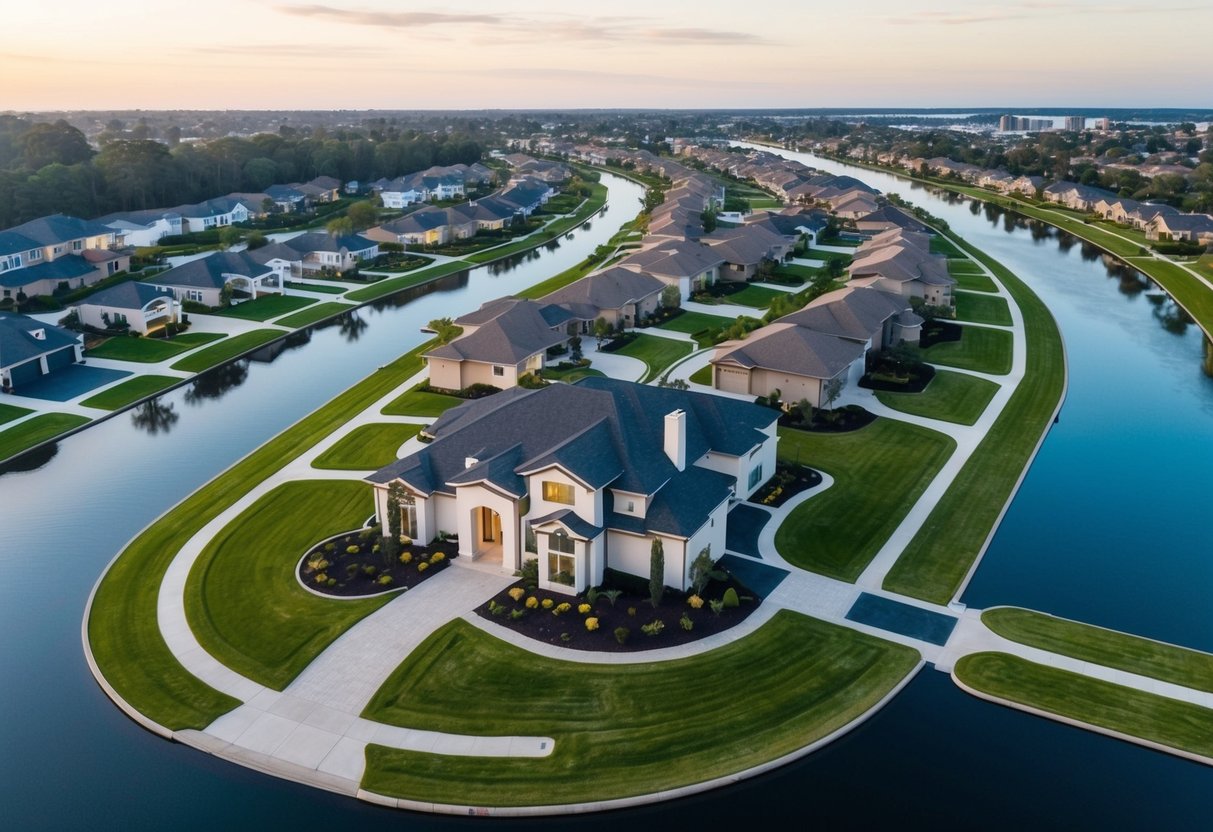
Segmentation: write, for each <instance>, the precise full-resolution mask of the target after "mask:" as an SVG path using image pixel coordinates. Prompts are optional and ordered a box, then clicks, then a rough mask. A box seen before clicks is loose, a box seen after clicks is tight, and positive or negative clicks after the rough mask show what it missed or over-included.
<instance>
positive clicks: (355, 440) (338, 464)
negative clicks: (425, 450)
mask: <svg viewBox="0 0 1213 832" xmlns="http://www.w3.org/2000/svg"><path fill="white" fill-rule="evenodd" d="M420 432H421V425H399V424H390V423H382V424H373V425H362V426H361V427H358V428H355V429H354V430H353V431H351V432H350V434H349V436H346V437H345V438H343V439H341V440H340V441H339V442H337V444H335V445H333V447H331V448H329V449H328V450H327V451H325V452H324V453H322V454H321V455H320V456H318V457H316V460H315V461H314V462H313V463H312V467H313V468H332V469H342V470H351V471H375V470H378V469H380V468H382V467H383V466H384V465H387V464H388V463H391V462H395V461H396V451H398V450H399V449H400V446H401V445H403V444H404V443H405V442H407V441H408V440H410V439H412V438H413V437H414V436H416V435H417V434H418V433H420Z"/></svg>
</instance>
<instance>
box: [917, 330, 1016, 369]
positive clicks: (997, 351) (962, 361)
mask: <svg viewBox="0 0 1213 832" xmlns="http://www.w3.org/2000/svg"><path fill="white" fill-rule="evenodd" d="M962 329H963V330H964V333H963V334H962V335H961V338H960V340H959V341H941V342H939V343H937V344H933V345H932V346H930V347H927V348H926V349H924V350H922V358H923V360H924V361H928V362H930V363H931V364H943V365H945V366H948V367H957V368H959V369H961V370H973V371H974V372H978V373H991V374H995V375H1006V374H1007V373H1009V372H1011V347H1012V336H1011V333H1010V332H1007V331H1006V330H1002V329H986V328H984V327H979V326H966V327H962Z"/></svg>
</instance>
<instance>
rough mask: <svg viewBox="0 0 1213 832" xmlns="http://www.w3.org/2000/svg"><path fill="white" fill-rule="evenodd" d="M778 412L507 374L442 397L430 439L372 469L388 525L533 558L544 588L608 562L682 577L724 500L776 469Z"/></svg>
mask: <svg viewBox="0 0 1213 832" xmlns="http://www.w3.org/2000/svg"><path fill="white" fill-rule="evenodd" d="M776 417H777V414H775V413H774V412H773V411H771V410H769V409H767V408H762V407H757V406H755V405H753V404H750V403H747V402H739V401H736V400H732V399H726V398H724V397H720V396H713V395H710V394H703V393H692V392H688V391H681V390H672V389H669V388H659V387H653V386H648V385H640V384H633V383H631V382H624V381H617V380H614V379H607V378H587V379H583V380H582V381H580V382H578V383H577V384H573V385H567V384H554V385H551V386H549V387H545V388H541V389H538V390H524V389H521V388H515V389H512V390H506V391H504V392H501V393H497V394H495V395H493V396H490V397H488V398H484V399H477V400H474V401H469V402H467V403H465V404H463V405H460V406H459V407H456V408H454V409H452V410H448V411H447V412H446V413H445V414H444V415H443V416H441V417H440V418H439V419H438V420H437V421H435V422H434V423H433V424H432V425H430V426H429V427H428V428H427V429H426V433H427V434H428V435H430V436H432V437H433V441H432V442H430V443H429V444H428V445H426V446H425V447H424V448H422V449H421V450H419V451H417V452H416V453H414V454H411V455H410V456H407V457H405V458H404V459H401V460H399V461H398V462H395V463H393V464H391V465H389V466H387V467H385V468H383V469H381V470H380V471H378V472H376V473H375V474H373V475H371V476H370V477H369V478H368V480H369V482H370V483H371V484H372V485H373V486H374V489H375V512H376V517H377V518H378V519H379V521H380V522H381V523H384V524H385V525H386V521H387V516H388V493H389V488H390V487H391V486H392V484H393V483H398V484H399V485H400V486H402V487H403V490H404V492H405V499H404V501H403V504H402V505H401V520H402V525H403V528H405V529H406V530H407V531H408V533H409V534H410V535H411V536H412V537H414V538H416V539H417V540H422V541H428V540H431V539H433V538H434V537H436V536H437V535H438V534H439V533H440V532H445V533H448V534H456V535H458V539H459V558H457V559H456V560H455V564H456V565H457V566H458V565H475V566H479V567H480V568H487V569H494V570H499V571H501V572H503V573H506V574H512V573H513V572H515V571H516V570H518V569H520V568H521V567H522V564H523V562H524V561H525V560H530V559H538V566H539V583H540V585H541V586H543V587H544V588H547V589H552V590H557V591H565V592H570V593H571V592H582V591H584V590H585V589H587V588H588V587H590V586H594V585H598V584H601V583H602V579H603V574H604V571H605V570H606V569H607V568H611V569H615V570H619V571H621V572H626V573H629V574H633V575H638V576H647V575H648V574H649V554H650V550H651V547H652V544H653V542H654V541H655V540H660V541H661V543H662V546H663V549H664V561H665V575H664V583H665V584H666V585H668V586H673V587H675V588H677V589H686V588H687V587H688V586H689V582H690V567H691V563H692V562H693V561H694V559H695V557H696V556H697V555H698V554H699V552H701V551H702V550H704V549H705V548H706V549H709V551H711V552H712V553H713V554H715V555H719V554H722V553H723V552H724V547H725V534H726V529H727V523H728V509H729V507H730V505H731V504H732V502H733V501H734V500H736V499H744V498H746V497H748V496H749V495H750V494H752V493H753V492H754V490H755V489H757V488H758V487H759V486H761V485H762V483H764V482H765V481H766V480H767V479H768V478H769V477H770V476H771V474H772V473H773V472H774V470H775V450H776V443H777V441H778V439H777V436H776V432H775V429H776V425H777V418H776Z"/></svg>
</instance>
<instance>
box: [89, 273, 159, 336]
mask: <svg viewBox="0 0 1213 832" xmlns="http://www.w3.org/2000/svg"><path fill="white" fill-rule="evenodd" d="M72 309H75V310H76V314H77V315H78V316H79V317H80V323H82V324H84V325H85V326H91V327H96V328H97V329H108V328H110V327H113V326H120V325H121V324H126V325H127V326H129V327H130V330H131V331H132V332H138V333H139V334H140V335H147V334H148V333H149V332H154V331H156V330H157V329H161V328H162V327H165V326H167V325H168V324H171V323H176V322H177V320H178V319H179V318H180V317H181V303H180V301H178V300H177V299H176V298H175V297H174V296H173V293H172V292H170V291H168V290H167V289H158V288H156V287H155V286H151V285H149V284H147V283H138V282H135V281H133V280H128V281H127V282H125V283H119V284H118V285H117V286H111V287H109V288H108V289H102V290H101V291H100V292H94V293H93V294H91V295H89V296H88V297H87V298H85V299H84V300H82V301H79V302H78V303H75V304H73V305H72Z"/></svg>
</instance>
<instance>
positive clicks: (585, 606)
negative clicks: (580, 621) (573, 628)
mask: <svg viewBox="0 0 1213 832" xmlns="http://www.w3.org/2000/svg"><path fill="white" fill-rule="evenodd" d="M589 611H590V605H589V604H578V605H577V612H579V613H581V614H582V615H585V614H586V613H587V612H589Z"/></svg>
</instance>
